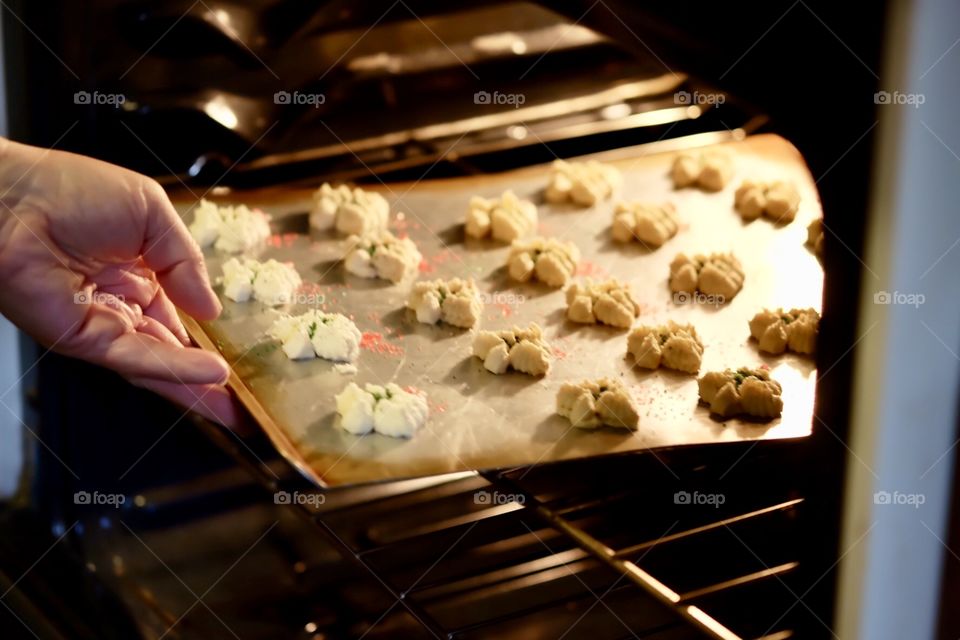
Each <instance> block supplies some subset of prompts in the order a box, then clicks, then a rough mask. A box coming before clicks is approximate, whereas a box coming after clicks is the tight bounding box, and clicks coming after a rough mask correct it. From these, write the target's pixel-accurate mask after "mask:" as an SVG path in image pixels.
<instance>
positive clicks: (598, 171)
mask: <svg viewBox="0 0 960 640" xmlns="http://www.w3.org/2000/svg"><path fill="white" fill-rule="evenodd" d="M551 168H552V173H551V175H550V182H549V183H548V184H547V188H546V191H545V192H544V198H545V199H546V201H547V202H552V203H562V202H573V203H575V204H578V205H580V206H583V207H591V206H593V205H595V204H596V203H598V202H600V201H601V200H606V199H607V198H609V197H611V196H612V195H613V194H614V192H615V191H616V190H617V189H619V188H620V185H621V184H622V183H623V176H622V175H621V174H620V171H619V170H618V169H617V168H616V167H613V166H611V165H608V164H603V163H602V162H597V161H596V160H587V161H586V162H567V161H566V160H555V161H554V163H553V166H552V167H551Z"/></svg>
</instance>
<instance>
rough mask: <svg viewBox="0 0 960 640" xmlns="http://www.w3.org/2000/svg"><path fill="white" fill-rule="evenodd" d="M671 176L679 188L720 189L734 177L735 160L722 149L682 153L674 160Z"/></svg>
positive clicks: (675, 185)
mask: <svg viewBox="0 0 960 640" xmlns="http://www.w3.org/2000/svg"><path fill="white" fill-rule="evenodd" d="M670 177H671V178H673V186H674V187H675V188H677V189H683V188H684V187H700V188H701V189H703V190H705V191H720V190H722V189H723V188H724V187H725V186H726V185H727V183H728V182H730V178H732V177H733V161H732V160H731V159H730V156H728V155H727V154H726V153H723V152H721V151H704V152H702V153H681V154H680V155H678V156H677V157H676V158H675V159H674V161H673V167H672V168H671V170H670Z"/></svg>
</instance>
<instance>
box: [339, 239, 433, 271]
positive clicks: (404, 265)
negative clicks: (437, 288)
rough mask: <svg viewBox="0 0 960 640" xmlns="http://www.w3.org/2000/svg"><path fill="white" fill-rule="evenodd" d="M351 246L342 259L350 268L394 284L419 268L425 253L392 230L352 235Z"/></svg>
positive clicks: (349, 269)
mask: <svg viewBox="0 0 960 640" xmlns="http://www.w3.org/2000/svg"><path fill="white" fill-rule="evenodd" d="M347 241H348V242H349V243H350V244H351V245H352V249H351V250H350V252H349V253H347V255H346V257H345V258H344V260H343V263H344V267H346V269H347V271H348V272H350V273H352V274H354V275H356V276H360V277H361V278H383V279H384V280H389V281H390V282H393V283H394V284H396V283H398V282H400V281H401V280H403V279H404V278H405V277H407V276H408V275H411V274H413V273H415V272H416V271H417V267H419V265H420V260H421V258H422V256H421V255H420V252H419V251H417V245H415V244H414V243H413V240H411V239H410V238H403V239H400V238H397V237H396V236H394V235H393V234H392V233H390V232H389V231H375V232H373V233H369V234H366V235H363V236H350V237H349V238H348V239H347Z"/></svg>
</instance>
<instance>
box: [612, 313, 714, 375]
mask: <svg viewBox="0 0 960 640" xmlns="http://www.w3.org/2000/svg"><path fill="white" fill-rule="evenodd" d="M627 353H629V354H630V355H632V356H633V357H634V359H635V361H636V363H637V365H638V366H640V367H644V368H646V369H656V368H657V367H666V368H667V369H675V370H676V371H682V372H684V373H696V372H697V371H699V370H700V362H701V360H702V358H703V343H702V342H701V341H700V337H699V336H698V335H697V330H696V329H695V328H694V327H693V325H689V324H682V325H681V324H677V323H676V322H674V321H672V320H670V321H668V322H667V324H663V325H660V326H656V327H655V326H648V325H643V326H639V327H637V328H635V329H634V330H633V331H631V332H630V335H629V336H627Z"/></svg>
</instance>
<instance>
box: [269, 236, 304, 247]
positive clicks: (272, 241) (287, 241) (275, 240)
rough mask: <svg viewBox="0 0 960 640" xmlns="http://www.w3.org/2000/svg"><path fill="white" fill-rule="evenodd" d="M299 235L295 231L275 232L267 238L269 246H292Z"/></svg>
mask: <svg viewBox="0 0 960 640" xmlns="http://www.w3.org/2000/svg"><path fill="white" fill-rule="evenodd" d="M299 237H300V235H299V234H296V233H275V234H273V235H272V236H270V238H269V239H268V240H267V243H268V244H269V245H270V246H271V247H277V248H280V247H292V246H293V244H294V242H296V241H297V238H299Z"/></svg>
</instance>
